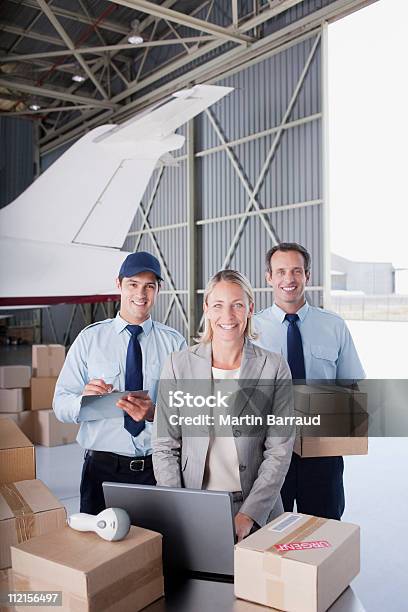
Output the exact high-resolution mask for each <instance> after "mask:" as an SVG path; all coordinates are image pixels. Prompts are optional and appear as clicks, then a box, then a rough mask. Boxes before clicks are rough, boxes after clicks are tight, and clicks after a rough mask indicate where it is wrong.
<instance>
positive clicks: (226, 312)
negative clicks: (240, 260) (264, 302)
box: [204, 281, 254, 342]
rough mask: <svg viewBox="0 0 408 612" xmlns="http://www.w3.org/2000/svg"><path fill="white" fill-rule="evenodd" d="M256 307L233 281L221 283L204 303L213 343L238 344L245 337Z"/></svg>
mask: <svg viewBox="0 0 408 612" xmlns="http://www.w3.org/2000/svg"><path fill="white" fill-rule="evenodd" d="M253 310H254V305H253V304H249V300H248V296H247V295H246V293H245V291H244V290H243V289H242V288H241V287H240V286H239V285H237V284H236V283H233V282H231V281H220V282H219V283H217V284H216V285H215V287H214V289H213V290H212V291H211V293H210V294H209V295H208V298H207V303H204V313H205V316H206V318H207V319H208V322H209V324H210V326H211V330H212V337H213V341H223V342H237V340H241V339H243V337H244V333H245V329H246V326H247V322H248V319H249V317H251V316H252V313H253Z"/></svg>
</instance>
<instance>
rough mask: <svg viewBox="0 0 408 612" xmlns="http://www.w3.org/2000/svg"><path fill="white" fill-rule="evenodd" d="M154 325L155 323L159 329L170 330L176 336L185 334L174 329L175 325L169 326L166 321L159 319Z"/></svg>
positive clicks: (179, 336) (180, 336)
mask: <svg viewBox="0 0 408 612" xmlns="http://www.w3.org/2000/svg"><path fill="white" fill-rule="evenodd" d="M153 325H155V327H157V328H158V329H163V330H164V331H167V332H169V333H170V334H172V335H173V336H175V337H176V338H183V335H182V334H180V332H178V331H177V329H173V327H169V326H168V325H165V323H160V322H159V321H154V322H153Z"/></svg>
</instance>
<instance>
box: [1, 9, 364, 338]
mask: <svg viewBox="0 0 408 612" xmlns="http://www.w3.org/2000/svg"><path fill="white" fill-rule="evenodd" d="M367 4H369V3H368V2H367V1H366V0H365V1H361V0H335V1H333V0H332V1H330V0H308V1H306V2H305V1H299V0H297V1H295V0H283V1H282V0H279V1H270V2H267V1H259V2H253V1H247V2H238V1H235V0H232V1H231V2H217V1H215V0H214V1H213V0H211V1H209V2H203V3H200V2H185V1H183V2H174V1H172V0H167V1H166V2H162V3H157V4H154V3H152V2H132V1H126V2H90V1H87V2H85V1H82V2H79V3H78V7H77V8H76V9H75V10H73V6H72V3H69V2H68V3H66V2H65V3H64V2H61V1H60V0H58V1H56V2H49V3H48V4H47V3H46V2H45V1H44V2H34V1H31V0H24V1H23V2H15V1H14V0H7V1H6V2H5V3H3V5H2V9H1V10H2V17H1V46H2V49H3V55H2V57H1V66H2V75H1V78H0V103H1V109H2V115H1V117H0V121H1V130H2V136H3V137H2V139H1V147H2V155H1V157H2V160H3V163H2V168H1V180H2V190H1V194H2V195H1V202H0V204H1V205H2V206H4V205H5V204H7V203H9V202H10V201H12V200H13V199H14V198H15V197H17V196H18V195H19V194H20V193H21V192H22V191H23V190H24V189H25V188H26V187H27V186H28V185H29V184H30V183H31V182H32V181H33V180H35V178H36V176H38V175H39V174H40V173H42V172H44V170H46V169H47V168H48V167H49V166H50V165H51V164H52V163H53V162H54V161H55V160H56V159H58V158H59V157H60V155H61V154H62V153H64V151H66V150H67V149H68V148H69V147H70V146H71V145H72V143H73V142H75V141H76V140H77V139H78V138H80V137H81V135H83V134H85V133H86V132H88V131H89V130H90V129H92V128H93V127H95V126H97V125H101V124H104V123H122V122H123V121H125V120H126V119H128V118H129V117H131V116H133V115H135V114H136V113H140V112H142V111H143V110H144V109H146V108H148V107H149V106H151V105H152V104H154V103H156V102H157V101H160V100H163V99H165V98H166V96H168V95H170V94H171V93H173V92H174V91H175V90H179V89H183V88H185V87H188V86H191V85H194V84H195V83H208V84H218V85H225V86H229V87H233V88H234V91H233V93H232V94H231V95H229V96H227V97H226V98H224V99H223V100H221V101H220V102H219V103H218V104H217V105H215V106H214V107H213V108H210V109H207V110H206V111H205V112H204V113H202V114H201V115H199V116H198V117H197V118H195V119H194V120H192V121H190V122H189V124H188V125H185V126H183V127H182V128H181V129H180V132H181V133H183V134H184V135H185V136H186V143H185V146H184V148H183V149H182V150H181V151H178V152H177V155H176V161H177V166H174V165H162V166H161V167H160V168H158V169H157V170H156V171H155V172H154V174H153V176H152V178H151V181H150V183H149V185H148V188H147V189H146V192H145V194H144V197H143V199H142V202H140V203H138V202H135V211H136V214H135V218H134V221H133V223H132V225H131V227H130V228H129V233H128V237H127V239H126V241H125V243H124V245H123V250H126V251H133V250H137V249H139V250H147V251H150V252H152V253H153V254H155V255H156V256H157V257H158V258H159V261H160V262H161V264H162V266H163V269H164V271H165V284H164V287H163V290H162V291H161V293H160V296H159V300H158V304H157V306H156V316H157V317H158V319H159V320H161V321H163V322H168V324H169V325H171V326H173V327H175V328H176V329H178V330H179V331H180V332H182V333H183V334H184V335H185V336H186V337H189V338H190V340H191V339H192V338H193V337H194V335H195V334H196V332H197V329H198V327H199V325H200V319H201V314H200V313H201V308H202V306H201V297H200V296H201V295H202V292H203V288H204V286H205V283H206V281H207V279H208V278H209V277H210V276H211V274H212V273H213V272H214V271H215V270H217V269H220V268H221V267H232V268H237V269H239V270H241V271H243V272H244V273H245V274H247V275H248V277H249V278H250V280H251V282H252V284H253V286H254V288H255V292H256V298H257V308H258V309H260V308H263V307H265V306H266V304H267V303H268V301H269V298H270V290H269V289H267V288H266V284H265V281H264V264H263V256H264V253H266V251H267V250H268V248H270V246H272V245H273V244H276V243H277V242H279V241H298V242H300V243H302V244H304V245H305V246H306V247H307V248H308V249H309V251H310V252H311V254H312V259H313V269H312V278H311V282H310V284H309V288H308V291H309V299H310V300H311V302H312V303H314V304H316V305H317V304H318V305H323V304H325V305H326V306H327V305H328V301H329V298H330V296H329V285H330V270H329V267H330V262H329V259H330V257H329V253H328V245H327V240H326V238H327V233H328V230H327V215H326V212H325V211H326V206H327V198H325V181H326V176H325V173H326V166H325V163H324V159H325V154H324V148H325V136H324V133H325V132H324V122H325V116H326V113H327V108H326V107H325V104H326V101H325V79H326V64H325V37H326V28H327V24H328V23H330V22H331V21H333V20H336V19H339V18H341V17H343V16H344V15H347V14H349V13H350V12H352V11H355V10H357V9H359V8H361V7H363V6H365V5H367ZM134 20H137V22H138V23H137V24H136V25H137V29H138V32H139V31H140V35H141V39H143V42H142V43H139V44H137V45H132V44H129V42H128V37H129V32H130V30H131V26H130V24H131V23H133V22H134ZM133 25H134V24H133ZM77 76H79V77H81V78H82V80H81V82H79V83H78V82H77V81H75V80H73V77H77ZM33 104H34V107H33ZM35 105H38V106H39V107H40V108H38V109H37V110H32V109H33V108H35ZM56 204H57V202H56ZM113 214H114V212H113ZM180 254H182V256H180ZM78 298H79V296H78ZM72 302H73V303H72V304H70V305H56V306H52V307H47V308H44V309H41V310H33V311H31V313H30V312H29V311H26V312H25V313H24V314H18V315H16V317H15V325H16V327H18V326H22V327H27V326H28V327H32V328H34V330H35V333H36V334H37V336H36V337H37V339H39V338H40V337H41V338H42V341H53V342H62V343H63V344H65V345H69V344H70V343H71V342H72V341H73V339H74V338H75V337H76V335H77V333H78V332H79V331H80V329H82V328H83V327H84V325H86V324H88V323H90V322H92V321H94V320H99V319H103V318H105V317H106V316H107V315H110V314H112V312H113V310H112V308H114V307H113V305H112V304H111V303H110V302H102V301H101V302H100V303H96V304H87V303H84V301H83V300H81V299H77V300H74V299H73V300H72Z"/></svg>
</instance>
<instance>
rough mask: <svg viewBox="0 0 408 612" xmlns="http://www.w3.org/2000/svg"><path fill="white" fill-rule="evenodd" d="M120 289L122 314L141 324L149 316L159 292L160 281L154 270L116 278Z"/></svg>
mask: <svg viewBox="0 0 408 612" xmlns="http://www.w3.org/2000/svg"><path fill="white" fill-rule="evenodd" d="M116 285H117V287H118V289H119V290H120V316H121V317H122V319H124V320H125V321H127V322H128V323H131V324H133V325H140V323H143V321H146V319H148V318H149V316H150V312H151V310H152V308H153V306H154V302H155V299H156V296H157V294H158V292H159V283H158V280H157V278H156V276H155V275H154V274H153V272H141V273H140V274H136V275H135V276H131V277H130V278H127V277H126V276H125V277H124V278H122V282H119V279H117V280H116Z"/></svg>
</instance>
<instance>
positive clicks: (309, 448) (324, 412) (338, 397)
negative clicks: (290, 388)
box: [293, 385, 368, 457]
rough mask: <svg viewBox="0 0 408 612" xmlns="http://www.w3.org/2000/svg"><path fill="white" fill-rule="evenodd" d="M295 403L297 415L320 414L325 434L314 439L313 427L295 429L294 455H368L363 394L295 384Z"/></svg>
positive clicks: (366, 417)
mask: <svg viewBox="0 0 408 612" xmlns="http://www.w3.org/2000/svg"><path fill="white" fill-rule="evenodd" d="M294 401H295V414H296V415H301V416H305V415H311V416H312V415H318V414H320V415H321V419H322V423H323V427H324V428H325V435H324V436H317V435H314V434H315V433H316V432H314V431H313V427H298V428H297V435H296V440H295V445H294V448H293V450H294V452H295V453H296V454H298V455H300V456H301V457H337V456H342V455H366V454H367V453H368V438H367V435H368V414H367V394H366V393H362V392H360V391H354V390H351V389H348V388H345V387H339V386H336V385H320V386H319V385H295V386H294ZM328 433H338V434H339V435H337V436H333V435H332V436H330V435H327V434H328ZM341 434H343V435H341ZM350 434H352V435H350Z"/></svg>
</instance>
